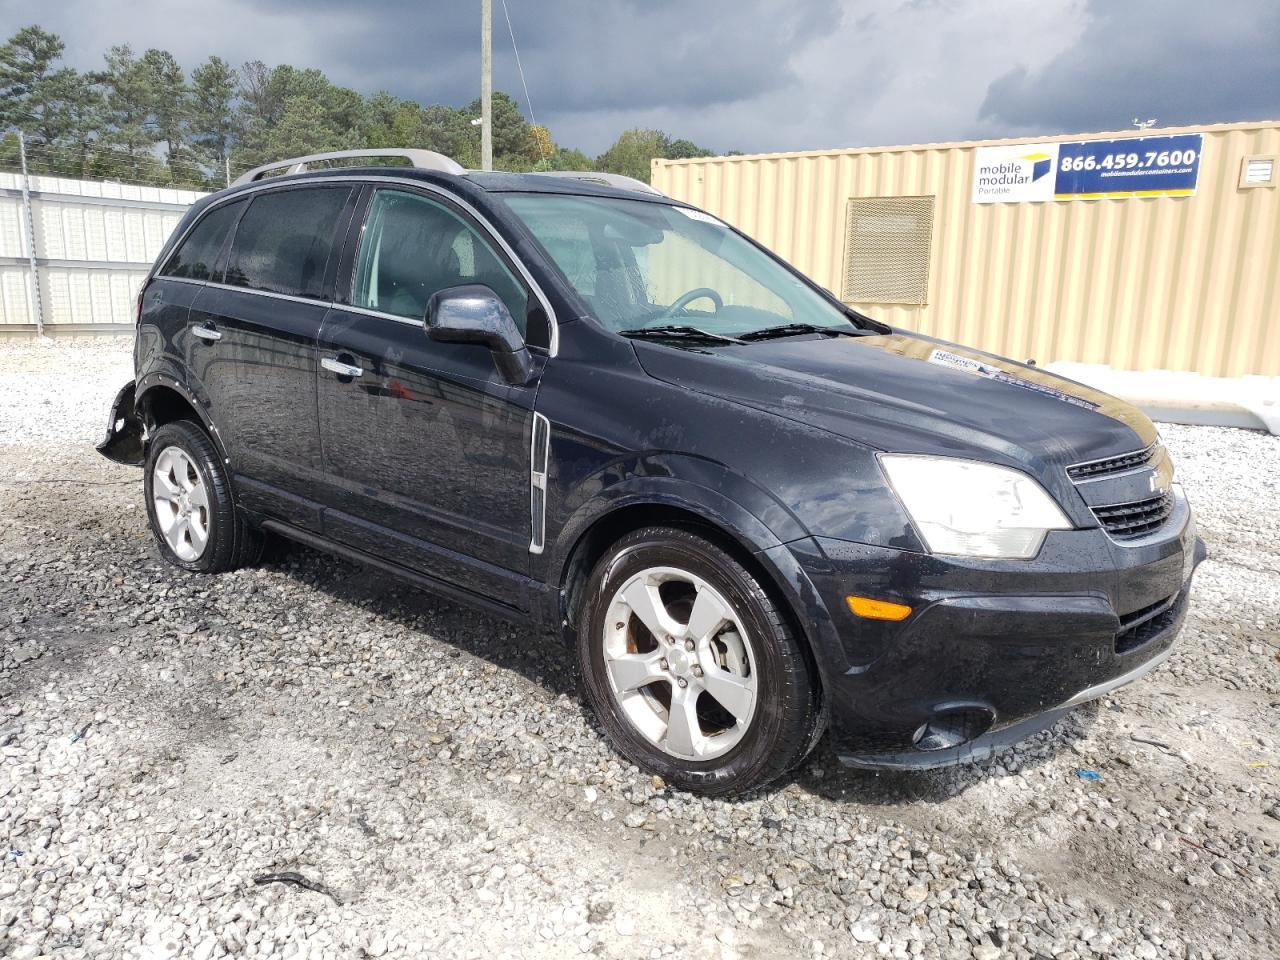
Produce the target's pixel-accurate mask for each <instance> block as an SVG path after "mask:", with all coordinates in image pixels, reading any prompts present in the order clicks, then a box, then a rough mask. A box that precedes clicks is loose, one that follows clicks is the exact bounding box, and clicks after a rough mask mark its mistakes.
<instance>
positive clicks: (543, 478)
mask: <svg viewBox="0 0 1280 960" xmlns="http://www.w3.org/2000/svg"><path fill="white" fill-rule="evenodd" d="M550 448H551V421H550V420H548V419H547V418H546V417H544V416H543V415H542V414H540V413H534V415H533V425H532V427H531V428H530V430H529V522H530V530H531V532H530V536H529V552H530V553H532V554H539V553H542V551H543V548H544V546H545V542H546V536H547V457H548V455H549V452H550Z"/></svg>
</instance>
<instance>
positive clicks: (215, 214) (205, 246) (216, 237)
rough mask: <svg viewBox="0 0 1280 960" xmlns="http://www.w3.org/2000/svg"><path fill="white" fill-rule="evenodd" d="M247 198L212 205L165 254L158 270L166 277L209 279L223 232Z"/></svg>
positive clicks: (219, 251)
mask: <svg viewBox="0 0 1280 960" xmlns="http://www.w3.org/2000/svg"><path fill="white" fill-rule="evenodd" d="M248 202H249V201H247V200H237V201H235V202H234V203H224V204H222V205H221V206H219V207H214V208H213V209H212V210H210V211H209V212H208V213H206V214H205V215H204V217H203V218H202V219H201V220H200V222H199V223H197V224H196V225H195V226H194V227H193V228H192V229H191V232H190V233H188V234H187V236H186V239H185V240H183V241H182V243H180V244H179V245H178V249H177V250H175V251H174V252H173V256H172V257H170V258H169V262H168V264H167V265H166V266H165V268H164V270H163V271H162V274H161V275H162V276H166V277H186V278H187V279H189V280H213V279H220V278H215V277H214V275H213V272H214V270H215V269H216V267H217V265H218V254H219V253H221V252H222V244H223V242H224V241H225V240H226V239H227V234H228V233H229V232H230V230H231V228H232V226H233V225H234V224H235V222H236V218H237V217H238V216H240V211H242V210H243V209H244V208H245V204H247V203H248Z"/></svg>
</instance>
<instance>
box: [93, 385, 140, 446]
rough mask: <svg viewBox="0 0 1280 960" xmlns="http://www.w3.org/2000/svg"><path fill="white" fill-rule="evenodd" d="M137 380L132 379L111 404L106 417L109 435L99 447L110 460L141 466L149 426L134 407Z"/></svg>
mask: <svg viewBox="0 0 1280 960" xmlns="http://www.w3.org/2000/svg"><path fill="white" fill-rule="evenodd" d="M136 389H137V383H136V382H135V381H133V380H130V381H129V382H128V383H126V384H125V385H124V386H123V387H121V388H120V392H119V393H117V394H116V399H115V401H114V402H113V403H112V404H111V417H110V419H109V420H107V435H106V436H105V437H103V439H102V442H101V443H99V444H98V446H97V451H98V452H99V453H100V454H102V455H103V456H104V457H106V458H107V459H108V460H114V461H115V462H116V463H123V464H125V465H126V466H131V467H140V466H142V454H143V445H144V442H145V440H146V426H145V424H143V422H142V418H141V417H139V416H138V413H137V410H136V409H135V407H134V396H135V392H136Z"/></svg>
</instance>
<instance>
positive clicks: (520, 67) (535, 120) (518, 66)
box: [502, 0, 547, 160]
mask: <svg viewBox="0 0 1280 960" xmlns="http://www.w3.org/2000/svg"><path fill="white" fill-rule="evenodd" d="M502 15H503V16H504V17H506V18H507V33H509V34H510V35H511V49H512V50H513V51H514V52H515V55H516V69H517V70H518V71H519V72H520V86H522V87H524V102H525V104H526V105H527V106H528V107H529V119H530V120H532V121H533V125H534V126H535V127H536V126H538V118H537V117H536V116H535V115H534V113H533V98H532V97H530V96H529V84H528V83H526V82H525V79H524V64H522V63H521V62H520V48H519V47H518V46H517V45H516V32H515V30H514V29H513V28H512V26H511V11H510V10H508V9H507V0H502ZM538 152H539V153H540V154H542V159H543V160H546V159H547V154H546V151H545V150H544V149H543V146H542V138H541V137H539V138H538Z"/></svg>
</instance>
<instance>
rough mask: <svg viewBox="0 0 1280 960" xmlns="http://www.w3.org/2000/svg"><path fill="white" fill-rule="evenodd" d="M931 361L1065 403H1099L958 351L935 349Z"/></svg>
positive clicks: (1093, 406)
mask: <svg viewBox="0 0 1280 960" xmlns="http://www.w3.org/2000/svg"><path fill="white" fill-rule="evenodd" d="M929 363H936V364H938V365H939V366H943V367H952V368H953V369H956V370H964V371H965V372H966V373H972V374H973V375H974V376H978V377H986V378H987V379H988V380H998V381H1000V382H1001V383H1008V384H1011V385H1012V386H1015V387H1022V388H1023V389H1024V390H1034V391H1035V392H1036V393H1043V394H1045V395H1046V396H1049V397H1053V398H1054V399H1055V400H1061V401H1062V402H1063V403H1070V404H1074V405H1075V406H1077V407H1084V408H1085V409H1086V410H1097V409H1098V404H1096V403H1093V402H1091V401H1089V400H1084V399H1082V398H1080V397H1073V396H1072V395H1071V394H1069V393H1063V392H1062V391H1061V390H1056V389H1054V388H1053V387H1049V386H1046V385H1045V384H1043V383H1036V382H1035V381H1034V380H1025V379H1023V378H1022V377H1015V376H1014V375H1013V374H1011V373H1006V372H1005V371H1003V370H1001V369H1000V368H999V367H993V366H991V365H990V364H986V363H982V362H981V361H979V360H974V359H973V358H971V357H962V356H960V355H959V354H958V353H950V352H949V351H947V350H934V351H933V352H932V353H930V354H929Z"/></svg>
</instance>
